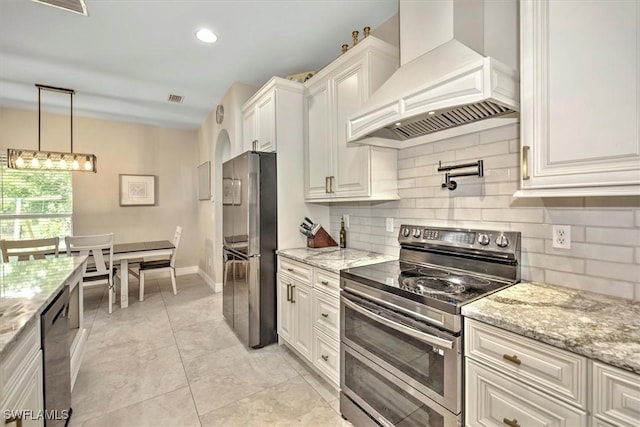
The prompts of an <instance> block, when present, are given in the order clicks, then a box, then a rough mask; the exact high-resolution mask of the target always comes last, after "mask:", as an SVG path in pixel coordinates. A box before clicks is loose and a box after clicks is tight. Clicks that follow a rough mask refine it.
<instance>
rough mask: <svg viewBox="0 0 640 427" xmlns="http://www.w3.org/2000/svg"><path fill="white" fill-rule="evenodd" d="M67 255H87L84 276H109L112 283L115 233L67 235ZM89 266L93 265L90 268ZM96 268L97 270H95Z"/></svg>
mask: <svg viewBox="0 0 640 427" xmlns="http://www.w3.org/2000/svg"><path fill="white" fill-rule="evenodd" d="M65 242H66V245H67V255H87V256H88V257H89V259H88V261H87V262H86V263H85V265H84V270H83V272H82V275H83V276H84V277H97V276H108V277H109V283H112V275H113V233H110V234H98V235H93V236H67V237H65ZM89 267H93V268H91V269H89ZM94 268H95V270H94Z"/></svg>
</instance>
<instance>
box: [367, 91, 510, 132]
mask: <svg viewBox="0 0 640 427" xmlns="http://www.w3.org/2000/svg"><path fill="white" fill-rule="evenodd" d="M510 113H515V110H512V109H510V108H508V107H505V106H503V105H499V104H496V103H495V102H491V101H485V102H478V103H476V104H469V105H463V106H461V107H457V108H452V109H450V110H447V111H443V112H440V113H437V114H429V113H427V114H423V115H420V116H417V117H414V118H413V119H412V120H411V122H409V123H402V124H400V125H398V124H393V125H391V126H387V127H385V128H383V129H381V130H379V131H375V132H372V133H371V136H373V137H380V138H387V139H396V140H400V141H404V140H406V139H411V138H417V137H419V136H424V135H429V134H431V133H434V132H438V131H441V130H445V129H450V128H453V127H456V126H462V125H466V124H468V123H473V122H477V121H479V120H484V119H488V118H491V117H499V116H503V115H505V114H510Z"/></svg>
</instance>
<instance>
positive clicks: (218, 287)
mask: <svg viewBox="0 0 640 427" xmlns="http://www.w3.org/2000/svg"><path fill="white" fill-rule="evenodd" d="M198 275H199V276H200V277H202V280H204V281H205V282H206V283H207V285H209V287H210V288H211V289H213V292H222V283H216V282H215V281H214V280H213V279H212V278H211V276H209V275H208V274H207V272H206V271H204V270H203V269H201V268H198Z"/></svg>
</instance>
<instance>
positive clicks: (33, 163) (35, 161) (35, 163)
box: [31, 153, 40, 168]
mask: <svg viewBox="0 0 640 427" xmlns="http://www.w3.org/2000/svg"><path fill="white" fill-rule="evenodd" d="M36 155H37V153H33V158H32V159H31V167H32V168H39V167H40V162H39V161H38V157H36Z"/></svg>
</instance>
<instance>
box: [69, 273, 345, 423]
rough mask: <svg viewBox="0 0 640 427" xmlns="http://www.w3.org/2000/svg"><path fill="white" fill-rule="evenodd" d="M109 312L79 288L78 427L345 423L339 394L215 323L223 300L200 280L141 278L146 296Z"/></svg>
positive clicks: (100, 297) (278, 353) (132, 297)
mask: <svg viewBox="0 0 640 427" xmlns="http://www.w3.org/2000/svg"><path fill="white" fill-rule="evenodd" d="M129 291H130V294H129V301H130V306H129V308H126V309H124V310H121V309H120V308H119V307H117V306H114V311H113V313H112V314H111V315H109V313H108V311H107V305H108V301H107V296H106V293H105V288H104V287H97V288H88V289H85V297H84V301H85V324H86V327H87V328H89V338H88V341H87V347H86V351H85V355H84V360H83V362H82V366H81V368H80V372H79V374H78V378H77V380H76V384H75V388H74V389H73V395H72V407H73V416H72V417H71V423H70V425H71V427H78V426H86V427H89V426H243V427H245V426H347V425H350V424H349V423H347V422H346V421H344V420H343V419H342V417H341V416H340V414H339V412H338V410H339V409H338V407H339V404H338V393H337V391H336V390H335V389H334V388H333V387H331V386H330V385H328V384H327V383H326V382H324V381H323V380H322V379H321V378H320V377H319V376H317V375H316V374H314V373H312V372H311V371H310V370H309V368H307V367H305V365H304V363H303V362H302V361H301V360H300V359H298V358H297V357H296V356H295V355H294V354H293V353H291V352H290V351H289V350H288V349H286V348H285V347H283V346H278V345H277V344H274V345H271V346H267V347H265V348H263V349H260V350H247V349H245V348H244V346H243V345H242V344H240V342H239V341H238V339H237V338H236V336H235V335H234V333H233V332H232V331H231V329H230V328H229V327H228V326H227V324H226V323H225V321H224V319H223V317H222V294H220V293H218V294H215V293H213V291H212V290H211V288H209V286H207V285H206V283H205V282H204V281H203V280H202V279H201V278H200V277H199V276H197V275H188V276H179V277H178V295H177V296H174V295H173V293H172V292H171V285H170V281H169V279H168V278H166V279H157V280H148V281H147V283H146V284H145V300H144V302H142V303H141V302H139V301H138V298H137V292H138V286H137V282H136V281H135V280H133V283H132V284H131V286H130V288H129Z"/></svg>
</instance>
